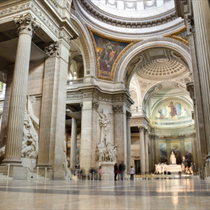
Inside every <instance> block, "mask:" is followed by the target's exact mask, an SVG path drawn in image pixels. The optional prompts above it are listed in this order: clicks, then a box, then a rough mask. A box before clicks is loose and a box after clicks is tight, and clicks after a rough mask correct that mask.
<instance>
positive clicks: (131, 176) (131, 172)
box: [129, 166, 135, 180]
mask: <svg viewBox="0 0 210 210" xmlns="http://www.w3.org/2000/svg"><path fill="white" fill-rule="evenodd" d="M129 173H130V179H131V180H133V179H134V178H133V176H134V174H135V170H134V168H133V166H131V168H130V170H129Z"/></svg>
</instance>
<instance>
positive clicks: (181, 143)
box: [180, 136, 185, 160]
mask: <svg viewBox="0 0 210 210" xmlns="http://www.w3.org/2000/svg"><path fill="white" fill-rule="evenodd" d="M180 147H181V160H182V158H183V156H185V144H184V136H182V137H181V139H180Z"/></svg>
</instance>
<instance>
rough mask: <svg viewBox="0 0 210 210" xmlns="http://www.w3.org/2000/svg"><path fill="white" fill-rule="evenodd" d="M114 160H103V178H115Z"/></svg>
mask: <svg viewBox="0 0 210 210" xmlns="http://www.w3.org/2000/svg"><path fill="white" fill-rule="evenodd" d="M114 164H115V163H114V162H102V163H101V169H102V174H101V179H102V180H114Z"/></svg>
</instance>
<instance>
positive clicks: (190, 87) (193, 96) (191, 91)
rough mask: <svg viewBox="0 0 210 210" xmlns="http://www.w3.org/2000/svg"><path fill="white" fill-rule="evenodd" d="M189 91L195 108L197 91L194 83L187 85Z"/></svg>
mask: <svg viewBox="0 0 210 210" xmlns="http://www.w3.org/2000/svg"><path fill="white" fill-rule="evenodd" d="M186 86H187V91H188V92H189V93H190V97H191V99H192V100H193V104H194V106H195V105H196V99H195V90H194V82H188V83H187V84H186Z"/></svg>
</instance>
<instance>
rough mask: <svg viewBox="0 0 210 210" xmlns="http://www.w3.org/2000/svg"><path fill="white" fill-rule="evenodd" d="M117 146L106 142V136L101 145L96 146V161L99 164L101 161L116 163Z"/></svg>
mask: <svg viewBox="0 0 210 210" xmlns="http://www.w3.org/2000/svg"><path fill="white" fill-rule="evenodd" d="M116 147H117V146H114V145H112V144H111V142H109V141H106V135H105V137H104V140H103V141H102V142H101V143H98V144H97V145H96V160H99V162H103V161H110V162H116V161H117V150H116Z"/></svg>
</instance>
